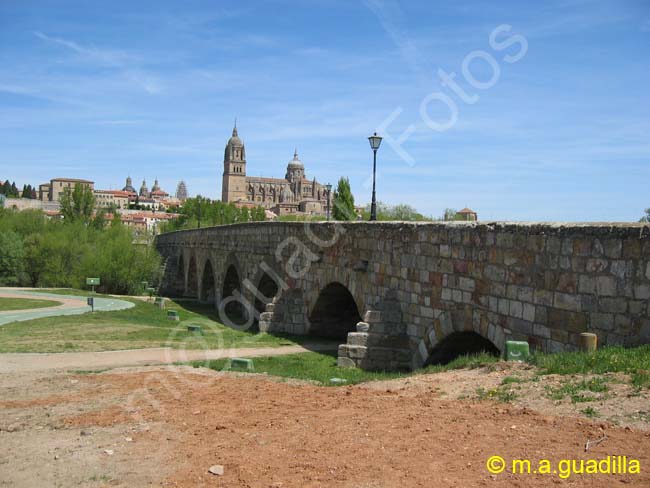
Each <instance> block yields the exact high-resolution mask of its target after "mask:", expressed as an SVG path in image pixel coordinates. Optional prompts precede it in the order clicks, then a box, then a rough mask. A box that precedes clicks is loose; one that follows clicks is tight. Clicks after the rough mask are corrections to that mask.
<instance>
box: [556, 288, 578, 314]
mask: <svg viewBox="0 0 650 488" xmlns="http://www.w3.org/2000/svg"><path fill="white" fill-rule="evenodd" d="M553 306H554V307H555V308H559V309H561V310H571V311H574V312H577V311H579V310H580V297H578V296H577V295H572V294H569V293H560V292H555V294H554V298H553Z"/></svg>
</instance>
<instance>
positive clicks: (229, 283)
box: [219, 262, 250, 325]
mask: <svg viewBox="0 0 650 488" xmlns="http://www.w3.org/2000/svg"><path fill="white" fill-rule="evenodd" d="M225 269H226V271H225V273H224V276H223V283H222V286H221V301H220V303H219V315H220V318H221V321H222V322H224V323H225V324H226V325H242V324H245V323H246V322H247V321H248V317H249V313H250V312H249V311H248V310H246V306H245V305H248V303H249V302H248V301H247V300H245V299H244V297H243V292H242V279H241V273H240V271H239V269H238V266H237V265H236V263H234V262H230V264H227V265H226V268H225Z"/></svg>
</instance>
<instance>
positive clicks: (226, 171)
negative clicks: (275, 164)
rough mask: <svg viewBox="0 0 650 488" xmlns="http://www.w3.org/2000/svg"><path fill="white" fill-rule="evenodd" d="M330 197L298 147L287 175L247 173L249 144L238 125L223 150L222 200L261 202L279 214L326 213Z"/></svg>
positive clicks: (242, 203)
mask: <svg viewBox="0 0 650 488" xmlns="http://www.w3.org/2000/svg"><path fill="white" fill-rule="evenodd" d="M327 199H328V192H327V189H326V188H325V185H322V184H320V183H318V182H317V181H316V178H314V179H312V180H309V179H307V177H306V175H305V166H304V165H303V163H302V161H300V159H299V158H298V151H295V152H294V154H293V159H292V160H291V161H289V163H288V165H287V172H286V174H285V176H284V178H267V177H261V176H246V148H245V147H244V143H243V141H242V140H241V139H240V138H239V135H238V133H237V126H236V125H235V127H234V128H233V130H232V137H231V138H230V139H229V140H228V144H226V149H225V151H224V157H223V180H222V188H221V200H222V201H224V202H232V203H235V204H239V205H249V204H254V205H259V206H261V207H264V208H265V209H267V210H271V211H272V212H274V213H275V214H276V215H287V214H324V213H325V212H326V209H327Z"/></svg>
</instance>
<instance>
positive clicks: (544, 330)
mask: <svg viewBox="0 0 650 488" xmlns="http://www.w3.org/2000/svg"><path fill="white" fill-rule="evenodd" d="M533 335H535V336H537V337H543V338H545V339H550V338H551V329H549V328H548V327H546V326H545V325H542V324H533Z"/></svg>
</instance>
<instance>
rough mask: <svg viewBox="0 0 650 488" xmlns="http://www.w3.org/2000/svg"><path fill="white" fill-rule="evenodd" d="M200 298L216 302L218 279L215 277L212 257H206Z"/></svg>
mask: <svg viewBox="0 0 650 488" xmlns="http://www.w3.org/2000/svg"><path fill="white" fill-rule="evenodd" d="M199 299H200V300H201V301H202V302H207V303H216V280H215V278H214V268H213V266H212V260H211V259H210V258H208V259H206V260H205V263H204V264H203V271H202V273H201V291H200V296H199Z"/></svg>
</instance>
